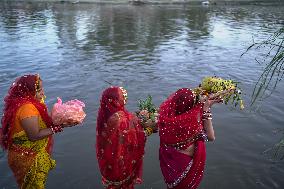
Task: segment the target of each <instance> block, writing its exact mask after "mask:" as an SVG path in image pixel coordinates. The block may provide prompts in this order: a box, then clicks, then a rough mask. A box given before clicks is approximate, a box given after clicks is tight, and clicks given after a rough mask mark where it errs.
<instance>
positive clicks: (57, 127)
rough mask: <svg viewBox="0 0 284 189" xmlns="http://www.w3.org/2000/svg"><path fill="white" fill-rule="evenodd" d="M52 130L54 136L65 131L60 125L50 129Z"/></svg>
mask: <svg viewBox="0 0 284 189" xmlns="http://www.w3.org/2000/svg"><path fill="white" fill-rule="evenodd" d="M50 129H51V131H52V133H53V134H55V133H59V132H62V131H63V129H62V127H61V126H60V125H54V126H52V127H50Z"/></svg>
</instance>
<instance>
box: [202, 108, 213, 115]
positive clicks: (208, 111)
mask: <svg viewBox="0 0 284 189" xmlns="http://www.w3.org/2000/svg"><path fill="white" fill-rule="evenodd" d="M205 113H211V111H210V108H209V109H208V110H207V111H203V114H205Z"/></svg>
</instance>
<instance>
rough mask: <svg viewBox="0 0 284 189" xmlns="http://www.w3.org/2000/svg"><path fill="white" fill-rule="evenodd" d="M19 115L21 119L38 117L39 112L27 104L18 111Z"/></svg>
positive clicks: (30, 104)
mask: <svg viewBox="0 0 284 189" xmlns="http://www.w3.org/2000/svg"><path fill="white" fill-rule="evenodd" d="M17 115H18V116H19V117H20V118H21V119H24V118H27V117H31V116H38V115H39V111H38V110H37V108H36V107H35V106H34V105H33V104H32V103H26V104H23V105H22V106H20V108H19V109H18V111H17Z"/></svg>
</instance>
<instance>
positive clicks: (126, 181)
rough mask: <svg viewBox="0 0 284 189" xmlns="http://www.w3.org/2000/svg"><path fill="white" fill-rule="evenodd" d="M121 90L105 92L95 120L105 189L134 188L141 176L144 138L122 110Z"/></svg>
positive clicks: (139, 127) (123, 109)
mask: <svg viewBox="0 0 284 189" xmlns="http://www.w3.org/2000/svg"><path fill="white" fill-rule="evenodd" d="M124 102H125V98H124V96H123V92H122V90H121V88H120V87H110V88H108V89H106V90H105V91H104V92H103V94H102V98H101V101H100V108H99V112H98V118H97V145H96V151H97V158H98V162H99V167H100V171H101V174H102V176H103V183H104V185H105V186H107V188H125V189H127V188H133V185H134V184H135V183H137V182H138V181H139V180H140V179H141V176H142V164H143V154H144V147H145V135H144V132H143V129H142V127H141V125H140V124H139V122H138V120H137V118H136V117H135V116H134V115H132V114H131V113H129V112H128V111H127V110H126V109H125V107H124V105H125V104H124Z"/></svg>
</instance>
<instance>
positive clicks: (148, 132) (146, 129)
mask: <svg viewBox="0 0 284 189" xmlns="http://www.w3.org/2000/svg"><path fill="white" fill-rule="evenodd" d="M145 134H146V135H147V136H150V135H151V134H153V129H152V128H151V127H146V128H145Z"/></svg>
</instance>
